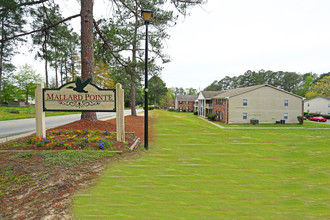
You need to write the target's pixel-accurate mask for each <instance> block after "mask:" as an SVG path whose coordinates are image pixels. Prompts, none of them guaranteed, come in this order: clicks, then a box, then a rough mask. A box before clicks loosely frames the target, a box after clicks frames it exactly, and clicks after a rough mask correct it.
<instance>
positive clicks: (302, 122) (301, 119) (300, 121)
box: [297, 116, 304, 125]
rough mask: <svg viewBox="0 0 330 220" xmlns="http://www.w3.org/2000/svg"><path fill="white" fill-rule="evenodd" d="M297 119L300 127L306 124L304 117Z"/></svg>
mask: <svg viewBox="0 0 330 220" xmlns="http://www.w3.org/2000/svg"><path fill="white" fill-rule="evenodd" d="M297 119H298V121H299V124H300V125H302V124H304V117H303V116H298V117H297Z"/></svg>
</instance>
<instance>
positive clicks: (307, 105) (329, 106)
mask: <svg viewBox="0 0 330 220" xmlns="http://www.w3.org/2000/svg"><path fill="white" fill-rule="evenodd" d="M307 106H308V107H309V103H308V104H307ZM329 107H330V106H329Z"/></svg>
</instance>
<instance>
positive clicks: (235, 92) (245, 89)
mask: <svg viewBox="0 0 330 220" xmlns="http://www.w3.org/2000/svg"><path fill="white" fill-rule="evenodd" d="M264 86H265V85H257V86H249V87H243V88H237V89H230V90H225V91H224V92H223V93H221V94H219V95H217V96H214V97H213V98H215V99H218V98H227V97H232V96H236V95H239V94H242V93H246V92H249V91H251V90H255V89H258V88H261V87H264Z"/></svg>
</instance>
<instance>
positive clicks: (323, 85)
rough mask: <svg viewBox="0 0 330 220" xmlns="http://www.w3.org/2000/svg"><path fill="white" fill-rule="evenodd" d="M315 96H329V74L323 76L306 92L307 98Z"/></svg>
mask: <svg viewBox="0 0 330 220" xmlns="http://www.w3.org/2000/svg"><path fill="white" fill-rule="evenodd" d="M317 96H326V97H329V96H330V76H324V77H323V78H322V79H321V80H320V81H318V82H317V83H316V84H314V85H313V86H311V88H310V90H309V91H308V92H307V93H306V98H307V99H312V98H315V97H317Z"/></svg>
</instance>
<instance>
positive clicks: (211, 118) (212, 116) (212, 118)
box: [207, 113, 216, 121]
mask: <svg viewBox="0 0 330 220" xmlns="http://www.w3.org/2000/svg"><path fill="white" fill-rule="evenodd" d="M215 117H216V115H215V114H211V113H209V114H207V118H208V119H210V120H211V121H215Z"/></svg>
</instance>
